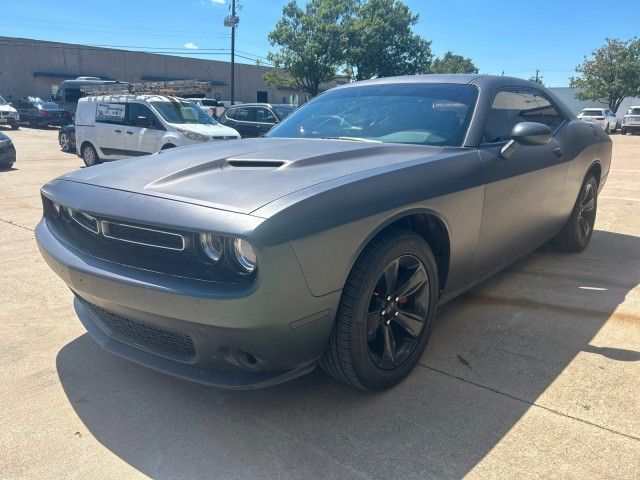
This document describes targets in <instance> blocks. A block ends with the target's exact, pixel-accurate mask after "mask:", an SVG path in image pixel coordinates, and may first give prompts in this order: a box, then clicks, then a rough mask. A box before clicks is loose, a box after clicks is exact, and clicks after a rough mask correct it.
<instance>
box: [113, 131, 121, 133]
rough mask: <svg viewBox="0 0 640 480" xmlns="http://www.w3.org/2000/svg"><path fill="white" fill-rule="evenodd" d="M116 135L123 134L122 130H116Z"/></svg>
mask: <svg viewBox="0 0 640 480" xmlns="http://www.w3.org/2000/svg"><path fill="white" fill-rule="evenodd" d="M114 132H116V133H122V130H114Z"/></svg>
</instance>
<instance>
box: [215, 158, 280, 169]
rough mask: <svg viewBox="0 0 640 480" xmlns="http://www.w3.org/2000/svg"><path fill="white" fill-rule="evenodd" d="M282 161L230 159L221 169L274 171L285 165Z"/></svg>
mask: <svg viewBox="0 0 640 480" xmlns="http://www.w3.org/2000/svg"><path fill="white" fill-rule="evenodd" d="M286 164H287V162H285V161H284V160H251V159H232V160H227V161H226V163H225V164H224V165H223V166H222V168H230V167H232V168H250V169H256V168H259V169H263V168H266V169H270V170H274V169H276V168H280V167H282V166H284V165H286Z"/></svg>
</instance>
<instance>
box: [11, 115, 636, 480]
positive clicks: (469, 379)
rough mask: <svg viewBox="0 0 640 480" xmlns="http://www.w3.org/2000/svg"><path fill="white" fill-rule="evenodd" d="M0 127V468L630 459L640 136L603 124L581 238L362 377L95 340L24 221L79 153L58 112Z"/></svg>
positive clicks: (365, 474) (430, 472) (410, 472)
mask: <svg viewBox="0 0 640 480" xmlns="http://www.w3.org/2000/svg"><path fill="white" fill-rule="evenodd" d="M4 131H5V133H7V134H8V135H9V136H10V137H11V138H12V139H13V140H14V143H15V145H16V150H17V156H18V160H17V162H16V164H15V166H14V169H13V170H10V171H2V172H0V199H1V201H0V238H1V239H2V241H1V242H0V278H1V285H2V288H1V290H0V384H1V385H2V389H1V390H0V427H1V428H0V478H8V479H13V478H134V477H138V476H139V477H144V476H149V477H153V478H161V479H177V478H248V477H251V478H268V479H273V478H336V479H350V478H356V479H361V478H376V479H377V478H380V479H383V478H384V479H388V478H407V479H408V478H416V479H418V478H419V479H425V478H462V477H464V476H465V475H468V476H469V478H487V477H490V476H493V477H498V478H620V479H630V478H638V475H639V473H638V472H640V395H639V392H640V287H639V284H640V214H639V213H640V136H624V137H623V136H621V135H614V136H613V137H612V138H613V141H614V151H613V161H612V170H611V173H610V175H609V178H608V181H607V185H606V187H605V189H604V190H603V191H602V193H601V195H600V198H599V211H598V218H597V222H596V232H595V233H594V236H593V239H592V243H591V245H590V247H589V248H588V249H587V250H586V251H585V252H584V253H582V254H577V255H566V254H558V253H555V252H554V251H552V250H550V249H547V248H543V249H541V250H539V251H537V252H535V253H533V254H531V255H529V256H528V257H526V258H525V259H523V260H522V261H520V262H519V263H517V264H516V265H514V266H512V267H510V268H509V269H507V270H506V271H504V272H502V273H500V274H498V275H497V276H495V277H493V278H492V279H491V280H489V281H487V282H485V283H484V284H482V285H480V286H478V287H476V288H474V289H473V290H472V291H470V292H468V293H467V294H464V295H463V296H461V297H459V298H458V299H456V300H455V301H453V302H451V303H449V304H447V305H446V306H444V307H443V308H442V309H441V310H440V313H439V319H438V324H437V325H436V328H435V330H434V334H433V336H432V338H431V340H430V343H429V345H428V347H427V351H426V353H425V354H424V356H423V358H422V359H421V361H420V365H419V366H418V367H417V368H416V369H415V370H414V371H413V373H412V374H411V375H410V376H409V377H408V378H407V380H405V381H404V382H403V383H402V384H400V385H399V386H397V387H395V388H393V389H391V390H389V391H386V392H383V393H378V394H366V393H362V392H359V391H355V390H352V389H349V388H347V387H346V386H344V385H341V384H339V383H337V382H335V381H334V380H332V379H331V378H329V377H328V376H327V375H325V374H324V373H323V372H322V371H320V370H319V369H318V370H316V371H315V372H314V373H312V374H310V375H307V376H305V377H302V378H299V379H297V380H295V381H293V382H290V383H287V384H284V385H280V386H277V387H272V388H268V389H264V390H255V391H246V392H236V391H217V390H211V389H207V388H205V387H202V386H199V385H194V384H191V383H187V382H184V381H181V380H177V379H174V378H171V377H168V376H165V375H163V374H160V373H156V372H154V371H151V370H147V369H145V368H142V367H138V366H137V365H134V364H132V363H129V362H127V361H125V360H122V359H120V358H118V357H116V356H114V355H111V354H109V353H106V352H104V351H103V350H102V349H101V348H100V347H99V346H98V345H97V344H96V343H95V342H94V341H93V340H92V339H91V338H90V337H89V336H88V335H87V334H86V332H85V330H84V328H83V327H82V326H81V324H80V322H79V321H78V320H77V318H76V315H75V313H74V311H73V306H72V294H71V292H70V291H68V290H67V289H66V287H65V285H64V284H63V282H62V281H61V280H59V279H58V278H57V277H56V275H55V274H54V273H53V272H52V271H51V270H50V269H49V268H48V266H47V265H46V263H45V262H44V260H42V258H41V257H40V254H39V252H38V248H37V246H36V243H35V240H34V235H33V229H34V226H35V225H36V223H37V222H38V220H39V218H40V214H41V203H40V198H39V188H40V186H41V185H42V184H44V183H45V182H46V181H48V180H49V179H52V178H54V177H56V176H58V175H61V174H63V173H65V172H69V171H71V170H73V169H76V168H80V166H81V165H82V160H81V159H80V158H78V157H76V156H75V155H73V154H67V153H63V152H61V151H60V149H59V147H58V144H57V130H55V129H29V128H22V129H21V130H19V131H15V132H14V131H9V130H8V129H5V130H4ZM212 148H213V147H212Z"/></svg>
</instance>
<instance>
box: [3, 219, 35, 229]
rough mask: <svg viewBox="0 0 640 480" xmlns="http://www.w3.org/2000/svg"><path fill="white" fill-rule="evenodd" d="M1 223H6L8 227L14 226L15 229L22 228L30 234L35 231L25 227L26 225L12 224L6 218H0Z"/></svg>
mask: <svg viewBox="0 0 640 480" xmlns="http://www.w3.org/2000/svg"><path fill="white" fill-rule="evenodd" d="M0 222H3V223H6V224H8V225H13V226H14V227H18V228H22V229H24V230H28V231H30V232H33V231H34V230H33V228H29V227H25V226H24V225H20V224H17V223H15V222H12V221H11V220H5V219H4V218H0Z"/></svg>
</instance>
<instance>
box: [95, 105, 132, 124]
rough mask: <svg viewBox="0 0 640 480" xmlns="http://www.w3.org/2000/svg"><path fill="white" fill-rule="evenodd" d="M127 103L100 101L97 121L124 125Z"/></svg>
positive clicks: (97, 109)
mask: <svg viewBox="0 0 640 480" xmlns="http://www.w3.org/2000/svg"><path fill="white" fill-rule="evenodd" d="M126 108H127V105H126V104H125V103H103V102H100V103H98V106H97V108H96V122H100V123H109V124H113V125H124V123H125V114H126Z"/></svg>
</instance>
